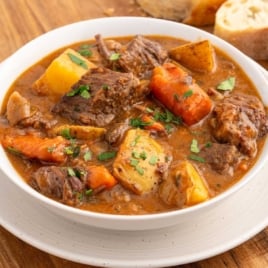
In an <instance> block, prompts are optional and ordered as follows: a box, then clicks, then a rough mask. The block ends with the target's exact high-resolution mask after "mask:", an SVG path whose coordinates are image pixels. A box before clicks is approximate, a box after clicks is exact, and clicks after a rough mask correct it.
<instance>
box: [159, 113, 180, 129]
mask: <svg viewBox="0 0 268 268" xmlns="http://www.w3.org/2000/svg"><path fill="white" fill-rule="evenodd" d="M154 120H155V121H160V122H164V123H172V124H175V125H180V124H181V122H182V120H181V118H180V117H178V116H175V115H174V114H173V113H171V112H170V111H169V110H165V112H155V113H154Z"/></svg>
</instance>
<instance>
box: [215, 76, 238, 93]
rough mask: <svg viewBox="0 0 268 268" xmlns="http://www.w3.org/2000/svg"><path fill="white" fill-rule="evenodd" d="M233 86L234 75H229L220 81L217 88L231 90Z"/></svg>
mask: <svg viewBox="0 0 268 268" xmlns="http://www.w3.org/2000/svg"><path fill="white" fill-rule="evenodd" d="M234 87H235V77H233V76H231V77H229V78H228V79H226V80H224V81H222V82H221V83H220V84H219V85H218V86H217V89H219V90H233V89H234Z"/></svg>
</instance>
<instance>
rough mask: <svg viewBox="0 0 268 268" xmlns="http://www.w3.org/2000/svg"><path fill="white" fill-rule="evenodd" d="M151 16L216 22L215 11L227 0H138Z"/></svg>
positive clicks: (196, 22) (194, 21) (197, 22)
mask: <svg viewBox="0 0 268 268" xmlns="http://www.w3.org/2000/svg"><path fill="white" fill-rule="evenodd" d="M136 1H137V3H138V4H139V5H140V6H141V8H142V9H143V10H144V11H145V12H147V13H148V14H149V15H150V16H152V17H156V18H162V19H168V20H174V21H181V22H184V23H187V24H191V25H196V26H204V25H211V24H214V21H215V13H216V11H217V10H218V8H219V7H220V5H221V4H222V3H223V2H225V0H157V1H152V0H136Z"/></svg>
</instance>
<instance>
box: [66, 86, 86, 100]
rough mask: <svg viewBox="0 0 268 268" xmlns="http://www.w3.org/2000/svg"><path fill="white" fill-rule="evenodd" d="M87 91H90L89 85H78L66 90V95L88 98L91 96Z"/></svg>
mask: <svg viewBox="0 0 268 268" xmlns="http://www.w3.org/2000/svg"><path fill="white" fill-rule="evenodd" d="M89 91H90V86H89V85H80V86H78V87H77V88H74V89H73V90H71V91H70V92H68V93H67V94H66V96H68V97H73V96H76V95H79V96H81V97H82V98H84V99H89V98H90V97H91V94H90V92H89Z"/></svg>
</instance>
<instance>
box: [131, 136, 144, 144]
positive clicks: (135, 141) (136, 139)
mask: <svg viewBox="0 0 268 268" xmlns="http://www.w3.org/2000/svg"><path fill="white" fill-rule="evenodd" d="M140 137H141V136H140V135H138V136H137V137H135V139H134V141H132V142H131V144H130V146H136V145H137V143H138V141H139V139H140Z"/></svg>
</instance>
